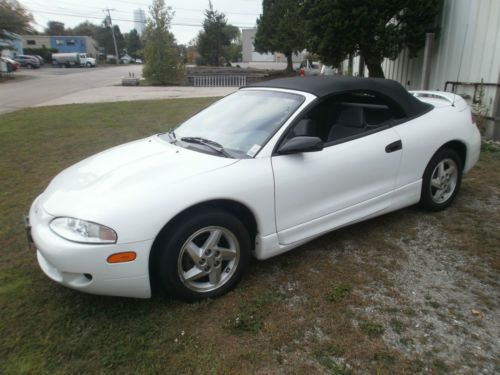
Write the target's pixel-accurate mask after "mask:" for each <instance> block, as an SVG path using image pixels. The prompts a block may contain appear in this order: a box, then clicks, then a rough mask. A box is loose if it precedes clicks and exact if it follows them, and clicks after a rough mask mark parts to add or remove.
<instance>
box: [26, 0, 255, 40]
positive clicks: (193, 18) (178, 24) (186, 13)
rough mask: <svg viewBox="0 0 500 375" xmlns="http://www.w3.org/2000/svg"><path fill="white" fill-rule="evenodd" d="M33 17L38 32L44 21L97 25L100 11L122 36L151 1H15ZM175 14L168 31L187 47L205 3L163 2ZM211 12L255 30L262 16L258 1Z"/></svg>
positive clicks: (237, 1)
mask: <svg viewBox="0 0 500 375" xmlns="http://www.w3.org/2000/svg"><path fill="white" fill-rule="evenodd" d="M19 2H20V3H21V4H22V5H23V6H24V7H26V8H28V9H29V10H30V11H31V13H32V14H33V16H34V18H35V21H36V24H35V27H36V29H37V30H38V31H43V28H44V27H45V26H46V25H47V22H48V21H60V22H63V23H64V24H65V25H66V26H67V27H73V26H76V25H78V24H79V23H81V22H84V21H85V20H88V21H90V22H92V23H96V24H99V23H100V22H101V21H102V19H103V18H104V13H103V11H102V9H105V8H111V9H115V10H114V11H112V12H111V16H112V19H113V24H116V25H119V26H120V30H121V31H122V33H125V32H129V31H130V30H131V29H133V28H134V23H133V11H134V9H139V8H140V9H143V10H145V11H146V16H148V13H149V6H150V5H151V3H152V0H126V1H125V0H104V1H99V0H19ZM165 3H166V4H167V5H168V6H171V7H172V8H173V10H174V11H175V16H174V19H173V21H172V31H173V33H174V35H175V37H176V39H177V41H178V42H179V43H188V42H189V41H190V40H191V39H193V38H194V37H196V35H197V34H198V31H199V30H200V28H201V22H202V20H203V10H204V9H205V8H207V7H208V0H165ZM212 4H213V6H214V8H215V9H216V10H218V11H221V12H223V13H225V14H226V16H227V18H228V20H229V23H231V24H233V25H235V26H238V27H240V28H250V27H253V26H255V22H256V19H257V17H258V15H259V14H260V13H261V12H262V0H212Z"/></svg>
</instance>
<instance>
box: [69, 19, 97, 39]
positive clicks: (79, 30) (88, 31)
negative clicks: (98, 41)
mask: <svg viewBox="0 0 500 375" xmlns="http://www.w3.org/2000/svg"><path fill="white" fill-rule="evenodd" d="M98 28H99V26H97V25H95V24H93V23H90V22H89V21H85V22H82V23H80V24H78V25H76V26H75V27H74V28H72V29H67V32H68V33H69V34H71V35H79V36H90V37H92V38H95V35H96V33H97V29H98Z"/></svg>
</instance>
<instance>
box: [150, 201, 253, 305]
mask: <svg viewBox="0 0 500 375" xmlns="http://www.w3.org/2000/svg"><path fill="white" fill-rule="evenodd" d="M158 246H159V248H158V249H157V251H159V255H158V257H157V258H156V259H157V263H156V265H153V267H154V268H153V270H154V272H155V275H152V276H154V279H155V280H158V281H159V283H160V285H161V287H162V289H163V290H164V291H165V292H169V293H171V294H172V295H174V296H175V297H177V298H179V299H181V300H184V301H187V302H193V301H199V300H203V299H207V298H216V297H219V296H221V295H223V294H225V293H227V292H228V291H230V290H231V289H233V288H234V287H235V286H236V284H237V283H238V281H239V280H240V278H241V275H242V274H243V271H244V270H245V268H246V267H247V265H248V262H249V260H250V236H249V234H248V231H247V230H246V228H245V226H244V225H243V223H242V222H241V220H239V219H238V218H237V217H236V216H234V215H232V214H231V213H229V212H227V211H225V210H222V209H218V208H210V209H207V210H204V211H201V210H200V211H196V212H193V213H191V214H190V215H189V216H187V215H186V216H184V217H183V219H182V220H181V221H180V222H178V223H177V225H175V226H174V228H173V229H172V230H169V231H168V234H165V235H163V238H161V239H160V241H159V242H158ZM188 277H192V279H191V280H190V279H188Z"/></svg>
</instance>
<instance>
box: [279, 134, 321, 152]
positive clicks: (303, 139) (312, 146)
mask: <svg viewBox="0 0 500 375" xmlns="http://www.w3.org/2000/svg"><path fill="white" fill-rule="evenodd" d="M321 150H323V141H322V140H321V138H318V137H307V136H299V137H293V138H292V139H289V140H288V141H286V142H285V143H283V144H282V145H281V146H280V148H279V149H278V153H279V154H282V155H287V154H298V153H300V152H314V151H321Z"/></svg>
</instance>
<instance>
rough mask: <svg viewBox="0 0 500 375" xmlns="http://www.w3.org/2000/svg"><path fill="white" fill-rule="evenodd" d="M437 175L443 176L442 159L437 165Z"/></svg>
mask: <svg viewBox="0 0 500 375" xmlns="http://www.w3.org/2000/svg"><path fill="white" fill-rule="evenodd" d="M438 176H439V177H443V176H444V161H442V162H441V163H439V166H438Z"/></svg>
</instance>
